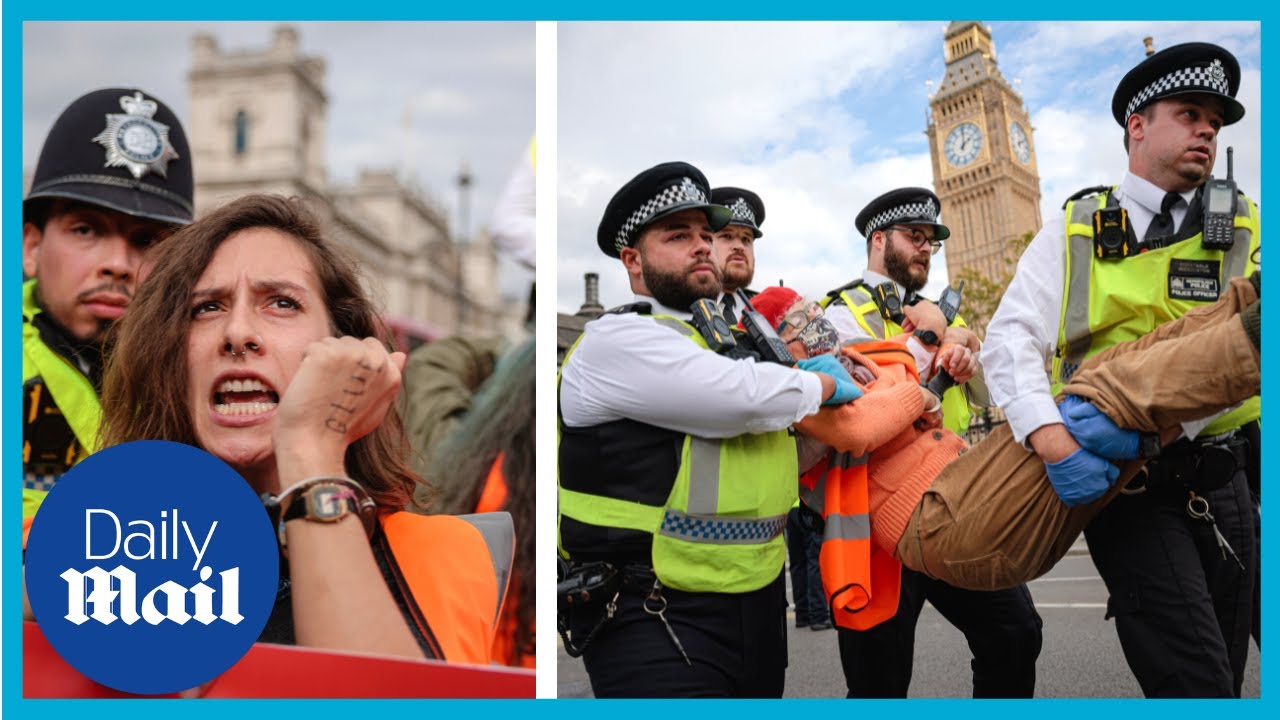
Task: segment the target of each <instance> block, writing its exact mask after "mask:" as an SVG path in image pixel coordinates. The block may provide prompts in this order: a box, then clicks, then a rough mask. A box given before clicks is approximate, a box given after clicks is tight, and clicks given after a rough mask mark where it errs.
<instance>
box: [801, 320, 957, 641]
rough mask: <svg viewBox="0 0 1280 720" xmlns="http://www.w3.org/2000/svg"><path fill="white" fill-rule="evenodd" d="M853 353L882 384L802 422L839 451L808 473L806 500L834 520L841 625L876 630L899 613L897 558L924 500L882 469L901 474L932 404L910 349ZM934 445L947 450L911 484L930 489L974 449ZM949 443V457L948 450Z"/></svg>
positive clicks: (826, 559) (835, 605)
mask: <svg viewBox="0 0 1280 720" xmlns="http://www.w3.org/2000/svg"><path fill="white" fill-rule="evenodd" d="M843 353H844V354H845V356H847V357H849V358H852V359H853V360H854V361H855V362H857V363H859V364H860V365H863V366H864V367H866V368H867V369H868V370H870V371H871V372H872V374H873V375H874V376H875V380H873V381H871V382H870V383H867V384H865V385H864V384H862V383H858V384H859V387H861V388H862V390H863V396H862V397H860V398H858V399H857V400H854V401H853V402H851V403H845V404H844V405H838V406H829V407H824V408H822V409H821V410H820V411H819V412H818V414H816V415H811V416H809V417H807V418H805V419H804V420H801V421H800V422H799V423H797V424H796V428H797V430H799V431H800V432H801V433H802V434H804V435H807V436H809V437H812V438H814V439H817V440H819V441H821V442H823V443H825V444H827V445H830V446H831V447H832V448H833V449H832V451H831V452H830V453H829V454H828V456H827V458H826V459H824V460H823V461H822V462H819V463H818V464H817V465H816V466H814V467H813V468H810V469H809V470H808V471H807V472H805V473H804V474H803V475H801V477H800V499H801V500H802V501H803V502H804V503H805V504H806V505H808V506H809V507H810V508H812V509H813V510H815V511H817V512H818V513H820V514H821V515H822V517H823V519H824V520H825V521H826V526H825V530H824V532H823V539H822V550H821V553H820V555H819V557H818V564H819V566H820V568H821V571H822V585H823V591H824V592H825V593H826V596H827V602H828V604H829V605H830V608H831V617H832V620H833V621H834V622H835V624H836V625H837V626H839V627H843V628H848V629H851V630H867V629H869V628H872V627H875V626H876V625H878V624H880V623H882V622H884V621H886V620H888V619H890V618H892V617H893V616H894V615H896V614H897V612H898V597H899V591H900V588H901V578H902V564H901V563H900V562H899V561H898V560H897V558H895V557H894V555H893V552H894V549H895V548H896V546H897V542H898V539H899V538H901V536H902V533H903V530H904V529H905V527H906V523H907V521H908V520H909V519H910V517H911V513H912V512H913V511H914V509H915V505H916V504H917V503H918V501H919V493H917V492H914V490H915V489H917V488H914V487H913V488H899V487H898V486H897V484H896V483H894V482H892V479H888V480H890V481H889V482H886V481H885V480H886V478H883V477H880V475H882V474H879V473H877V472H876V470H877V466H878V465H879V466H881V467H882V468H883V467H886V466H887V467H889V468H891V469H893V470H894V471H896V470H897V467H896V466H897V465H898V463H896V462H894V460H895V455H896V454H897V453H898V452H899V451H901V450H904V449H906V448H908V447H910V446H914V445H916V444H917V443H916V440H917V439H919V438H920V437H921V434H920V433H917V432H916V431H915V430H914V429H913V428H912V424H913V423H914V422H915V420H916V419H917V418H919V417H920V415H921V413H922V412H923V411H924V398H923V397H922V395H921V393H920V387H919V376H918V375H917V373H916V366H915V359H914V358H913V357H912V355H911V352H910V351H909V350H907V348H906V346H904V345H903V344H902V343H900V342H893V341H884V340H880V341H874V342H867V343H859V344H857V345H850V346H847V347H845V348H843ZM926 439H928V438H926ZM932 439H933V440H934V441H936V442H937V443H938V444H939V447H937V448H926V452H927V453H928V455H929V457H927V458H926V461H925V462H924V463H923V464H922V467H923V468H924V470H925V473H924V474H923V475H919V477H918V478H917V477H916V476H917V475H918V474H917V473H912V474H911V478H910V479H909V481H908V483H907V484H911V485H919V484H920V483H921V482H924V483H925V485H924V486H927V482H926V481H927V480H931V478H932V477H934V476H936V472H935V471H933V465H938V466H939V469H940V467H941V466H942V465H945V463H946V458H947V456H948V455H949V456H950V457H954V452H953V451H952V449H951V448H950V446H951V445H954V444H956V443H958V444H959V446H960V447H964V442H963V441H962V440H960V439H959V438H957V437H956V436H955V435H954V434H952V433H949V432H945V431H944V432H941V433H939V432H934V433H933V438H932ZM942 446H946V449H945V452H938V451H939V450H943V449H944V448H943V447H942ZM907 454H909V455H913V454H914V453H907ZM894 474H897V473H896V472H895V473H894ZM899 490H904V491H902V492H900V491H899ZM921 492H922V489H921Z"/></svg>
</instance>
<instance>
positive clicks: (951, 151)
mask: <svg viewBox="0 0 1280 720" xmlns="http://www.w3.org/2000/svg"><path fill="white" fill-rule="evenodd" d="M942 149H943V152H944V153H945V155H946V157H947V162H949V163H951V164H952V165H954V166H956V167H963V166H965V165H968V164H969V163H971V162H973V159H974V158H976V157H978V151H979V150H981V149H982V131H981V130H979V129H978V126H977V125H974V124H973V123H961V124H959V125H957V126H956V127H955V129H954V130H952V131H951V132H950V134H948V135H947V141H946V143H944V144H943V146H942Z"/></svg>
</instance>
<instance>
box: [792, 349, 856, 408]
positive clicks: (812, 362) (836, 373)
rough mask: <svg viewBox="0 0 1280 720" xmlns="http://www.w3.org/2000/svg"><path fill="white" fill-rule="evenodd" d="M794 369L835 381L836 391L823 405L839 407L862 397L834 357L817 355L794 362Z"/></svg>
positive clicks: (847, 373) (847, 372)
mask: <svg viewBox="0 0 1280 720" xmlns="http://www.w3.org/2000/svg"><path fill="white" fill-rule="evenodd" d="M796 367H798V368H800V369H801V370H806V371H808V372H813V373H821V374H823V375H826V376H828V377H830V378H831V379H832V380H835V381H836V391H835V392H833V393H831V397H829V398H827V399H826V401H824V402H823V403H822V404H823V405H839V404H841V403H847V402H849V401H851V400H857V399H858V398H860V397H862V390H861V389H860V388H859V387H858V386H857V385H855V384H854V382H853V378H852V377H850V376H849V371H848V370H845V369H844V365H841V364H840V361H839V360H838V359H837V358H836V356H835V355H819V356H817V357H811V358H805V359H803V360H799V361H797V362H796Z"/></svg>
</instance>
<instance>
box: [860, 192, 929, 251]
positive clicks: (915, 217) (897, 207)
mask: <svg viewBox="0 0 1280 720" xmlns="http://www.w3.org/2000/svg"><path fill="white" fill-rule="evenodd" d="M941 208H942V203H940V202H938V196H937V195H934V194H933V191H931V190H927V189H925V188H918V187H911V188H898V189H897V190H890V191H889V192H887V193H885V194H883V195H881V196H880V197H878V198H876V199H875V200H872V201H871V202H869V203H867V206H866V207H864V208H862V212H860V213H858V219H857V220H855V221H854V222H856V223H857V225H858V232H860V233H862V236H863V237H865V238H870V237H871V233H873V232H875V231H877V230H883V229H885V228H887V227H889V226H890V225H903V224H908V225H932V226H933V237H934V238H935V239H937V240H946V239H947V238H949V237H951V231H950V230H949V229H947V226H946V225H943V224H942V223H940V222H938V213H939V212H940V211H941Z"/></svg>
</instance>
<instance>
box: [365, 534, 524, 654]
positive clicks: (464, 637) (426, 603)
mask: <svg viewBox="0 0 1280 720" xmlns="http://www.w3.org/2000/svg"><path fill="white" fill-rule="evenodd" d="M382 529H383V532H385V533H386V537H387V543H388V545H389V546H390V548H391V554H392V555H393V556H394V558H395V563H396V565H397V566H398V567H399V576H400V577H402V578H403V579H404V583H405V585H406V586H407V587H405V588H401V589H402V590H407V591H408V595H409V596H410V597H411V598H412V599H413V601H414V604H416V605H417V609H418V610H419V611H420V612H417V613H412V614H413V615H414V619H415V622H416V623H417V624H418V627H419V630H420V631H423V634H424V635H426V637H427V638H428V643H430V644H433V645H436V646H438V651H439V652H438V659H441V660H447V661H449V662H463V663H471V664H475V665H488V664H489V662H490V661H491V655H490V653H491V648H492V647H493V637H494V631H495V628H496V627H497V624H498V617H499V611H500V610H501V608H502V601H503V599H504V596H505V595H506V592H507V585H508V581H509V579H510V576H511V562H512V558H513V555H514V553H515V532H514V530H513V529H512V526H511V516H510V515H508V514H507V513H483V514H478V515H457V516H453V515H418V514H416V513H409V512H397V513H391V514H390V515H385V516H383V517H382ZM432 639H434V641H435V642H434V643H432V642H431V641H432ZM433 649H437V648H433Z"/></svg>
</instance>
